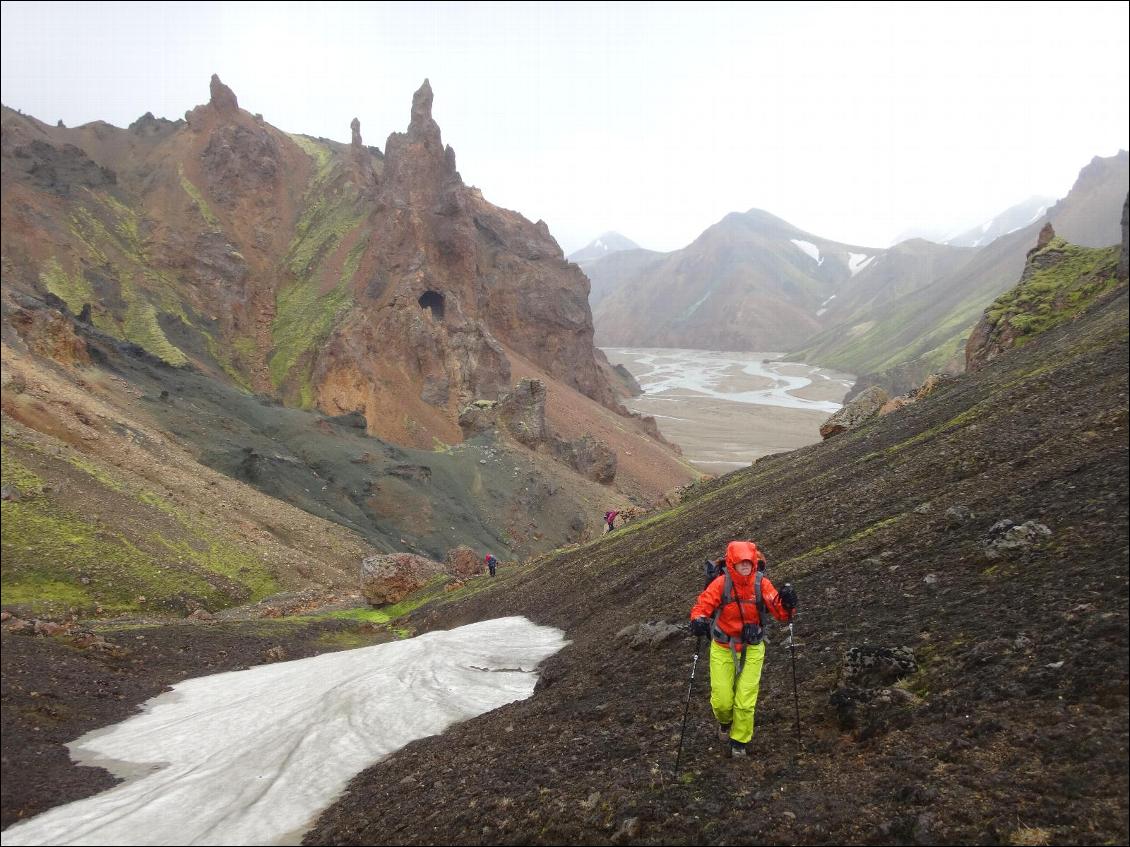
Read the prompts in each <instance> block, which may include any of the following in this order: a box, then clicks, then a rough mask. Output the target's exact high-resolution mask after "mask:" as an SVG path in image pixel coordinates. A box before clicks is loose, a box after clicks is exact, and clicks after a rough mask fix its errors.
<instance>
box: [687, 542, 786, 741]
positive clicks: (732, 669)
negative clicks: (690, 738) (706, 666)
mask: <svg viewBox="0 0 1130 847" xmlns="http://www.w3.org/2000/svg"><path fill="white" fill-rule="evenodd" d="M755 562H756V563H758V566H757V569H756V570H755V565H754V563H755ZM763 562H764V557H763V556H762V555H761V551H759V550H758V549H757V545H756V544H754V543H753V542H752V541H731V542H730V543H729V545H727V547H726V567H725V572H724V573H721V574H719V575H718V576H716V577H715V578H714V579H712V580H711V581H710V584H709V585H707V586H706V588H705V590H703V592H702V593H701V594H700V595H699V596H698V600H697V601H696V602H695V604H694V608H692V609H691V633H692V634H693V635H698V636H703V635H710V638H711V642H710V706H711V708H712V709H713V710H714V717H715V718H717V719H718V732H719V735H720V736H721V737H722V739H723V740H724V741H725V740H726V739H728V740H729V746H728V748H727V749H726V755H727V756H731V757H732V756H745V755H746V745H747V744H749V741H750V739H751V738H753V712H754V708H755V707H756V706H757V691H758V687H759V686H760V684H761V666H762V664H763V663H764V661H765V644H764V643H763V638H764V632H763V630H762V625H763V624H764V623H765V622H766V618H765V612H768V613H769V614H771V615H772V616H773V617H775V618H776V619H777V620H779V621H788V620H792V617H793V614H794V613H795V611H796V607H797V597H796V591H794V590H793V587H792V586H791V585H786V586H785V587H784V588H782V589H781V591H780V592H778V591H777V589H776V588H774V587H773V583H772V582H770V581H769V578H768V577H767V576H765V571H764V569H763V568H764V565H763Z"/></svg>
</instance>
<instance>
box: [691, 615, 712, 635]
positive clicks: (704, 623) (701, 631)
mask: <svg viewBox="0 0 1130 847" xmlns="http://www.w3.org/2000/svg"><path fill="white" fill-rule="evenodd" d="M709 632H710V621H708V620H707V619H706V618H695V619H694V620H693V621H691V635H706V634H707V633H709Z"/></svg>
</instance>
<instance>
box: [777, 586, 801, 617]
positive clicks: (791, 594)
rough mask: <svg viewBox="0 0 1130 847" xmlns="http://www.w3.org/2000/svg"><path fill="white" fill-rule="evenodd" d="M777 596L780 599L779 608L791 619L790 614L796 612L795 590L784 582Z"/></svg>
mask: <svg viewBox="0 0 1130 847" xmlns="http://www.w3.org/2000/svg"><path fill="white" fill-rule="evenodd" d="M778 596H779V597H780V598H781V606H782V607H783V608H784V610H785V611H786V612H788V613H789V616H790V617H792V613H793V612H794V611H796V607H797V597H796V589H795V588H793V587H792V585H790V584H789V583H787V582H786V583H785V585H784V587H783V588H782V589H781V590H780V592H779V593H778Z"/></svg>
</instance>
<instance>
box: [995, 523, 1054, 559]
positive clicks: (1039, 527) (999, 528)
mask: <svg viewBox="0 0 1130 847" xmlns="http://www.w3.org/2000/svg"><path fill="white" fill-rule="evenodd" d="M1051 534H1052V531H1051V530H1050V529H1048V528H1047V527H1046V526H1045V525H1044V524H1042V523H1037V522H1036V521H1025V522H1024V523H1022V524H1018V523H1016V522H1015V521H1012V520H1009V519H1007V518H1006V519H1004V520H1000V521H997V522H996V523H995V524H993V525H992V526H991V527H989V533H988V537H987V538H986V541H985V553H986V555H987V556H989V558H996V557H997V556H999V555H1001V554H1002V553H1004V552H1007V551H1010V550H1024V549H1027V548H1028V547H1032V546H1034V545H1036V544H1039V543H1040V542H1042V541H1044V540H1045V539H1047V538H1050V537H1051Z"/></svg>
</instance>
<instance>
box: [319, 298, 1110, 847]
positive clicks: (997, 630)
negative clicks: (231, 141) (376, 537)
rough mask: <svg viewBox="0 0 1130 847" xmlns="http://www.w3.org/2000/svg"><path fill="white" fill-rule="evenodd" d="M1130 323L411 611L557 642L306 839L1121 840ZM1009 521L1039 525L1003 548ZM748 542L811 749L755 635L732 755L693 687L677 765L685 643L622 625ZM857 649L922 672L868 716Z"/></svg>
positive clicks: (1018, 360)
mask: <svg viewBox="0 0 1130 847" xmlns="http://www.w3.org/2000/svg"><path fill="white" fill-rule="evenodd" d="M1126 326H1127V297H1126V291H1125V287H1123V288H1122V290H1121V292H1120V293H1119V294H1118V295H1117V296H1116V297H1115V299H1114V300H1112V301H1108V302H1106V303H1104V304H1102V306H1101V307H1099V308H1097V309H1095V310H1092V312H1090V313H1089V314H1088V315H1087V316H1086V317H1084V318H1081V319H1079V320H1077V321H1075V322H1074V323H1073V324H1070V325H1065V326H1061V327H1059V328H1056V329H1054V330H1051V331H1049V332H1048V333H1045V334H1044V335H1043V336H1041V337H1039V338H1038V339H1036V340H1035V341H1033V342H1032V343H1031V344H1030V345H1028V346H1026V347H1024V348H1023V349H1020V350H1015V351H1012V352H1011V353H1010V354H1009V355H1006V356H1002V357H1000V358H999V359H998V360H997V361H995V362H993V363H992V364H990V365H989V366H988V367H987V368H986V369H985V370H983V371H981V372H979V373H977V374H969V375H966V376H964V377H962V378H960V379H959V380H958V381H957V382H956V383H955V384H954V385H953V386H952V387H951V388H949V389H948V390H946V391H943V392H938V393H936V394H934V395H932V396H931V397H929V398H927V399H926V400H924V401H922V402H920V403H918V404H916V405H914V406H911V407H908V408H907V409H905V410H903V411H902V412H900V413H897V414H893V415H890V416H887V417H884V418H881V419H879V420H877V421H876V422H875V423H873V424H871V425H869V426H866V427H864V428H862V429H861V430H858V431H855V432H852V433H849V434H846V435H844V436H841V437H838V438H836V439H832V440H831V441H829V442H825V443H823V444H819V445H814V446H812V447H807V448H804V449H801V450H798V451H795V452H793V453H789V454H785V455H780V456H774V457H770V458H767V459H764V460H762V461H759V462H758V463H756V464H755V465H754V466H753V467H752V468H750V469H748V470H745V471H738V472H735V473H734V474H731V475H729V476H727V477H723V478H722V479H721V480H719V481H718V483H716V484H715V486H714V487H713V488H712V489H711V490H708V491H707V492H706V493H704V494H703V495H702V496H700V497H699V498H698V499H697V500H695V501H693V502H691V503H688V504H685V505H684V506H682V507H680V508H677V509H675V510H673V511H671V512H667V513H665V514H664V515H662V516H660V517H659V518H657V519H656V520H653V521H650V522H648V523H646V524H644V525H639V526H631V527H629V528H627V529H626V530H625V531H623V532H621V533H619V534H617V535H615V536H612V537H610V538H608V539H605V540H601V541H599V542H594V543H593V544H591V545H588V546H586V547H584V548H582V549H579V550H576V551H572V552H569V553H566V554H564V555H559V556H557V557H555V558H553V559H552V560H549V561H546V562H545V563H544V565H543V566H542V567H539V568H537V569H536V570H534V571H531V572H530V573H528V574H526V575H524V577H522V578H520V579H515V580H512V581H510V582H508V583H506V584H505V585H500V586H497V587H496V590H494V591H491V592H487V593H484V594H480V595H477V596H476V597H474V598H470V599H468V600H466V601H464V602H462V603H459V604H455V605H451V606H446V607H441V608H438V609H435V610H434V611H432V612H431V613H421V614H420V615H419V616H418V617H417V618H416V619H415V623H416V626H417V627H418V628H419V629H427V628H432V627H443V628H447V627H452V626H456V625H458V624H462V623H466V622H469V621H472V620H478V619H481V618H485V617H492V616H495V615H498V614H499V613H500V610H503V609H504V610H505V613H507V614H524V615H527V616H528V617H530V618H531V619H532V620H534V621H536V622H539V623H545V624H553V625H556V626H559V627H561V628H563V629H564V630H565V631H566V633H567V634H568V637H569V638H570V639H571V641H572V643H571V646H569V647H568V648H566V649H565V650H564V651H563V652H562V653H561V654H559V655H558V656H556V657H554V658H552V659H550V660H549V661H548V662H547V663H546V666H545V668H544V674H543V678H542V681H541V682H540V684H539V686H538V690H537V692H536V693H535V695H534V697H533V698H531V699H530V700H527V701H524V702H521V703H516V704H513V705H511V706H507V707H505V708H503V709H499V710H497V711H495V712H492V713H490V714H488V715H484V716H482V717H480V718H477V719H475V720H472V721H469V722H467V723H466V724H463V725H462V726H460V727H459V728H457V729H455V730H453V731H451V732H448V733H446V734H445V735H444V736H443V737H442V738H432V739H425V740H423V741H420V742H416V743H414V744H412V745H410V746H409V747H407V748H405V749H404V750H402V751H401V752H399V753H397V754H396V755H394V756H392V757H391V758H390V759H388V760H387V761H385V762H382V763H381V764H379V765H377V766H375V767H373V768H371V769H370V770H368V771H366V772H365V773H363V774H361V775H360V776H358V777H357V778H356V779H355V780H354V781H353V782H352V784H351V785H350V788H349V790H348V792H347V794H346V795H345V796H344V797H343V798H342V799H341V800H340V801H339V802H338V803H337V804H336V805H335V806H334V807H333V808H332V809H331V810H329V811H328V812H327V813H325V814H324V815H323V816H322V818H321V820H320V821H319V823H318V825H317V826H316V827H315V829H314V830H312V831H311V832H310V833H308V834H307V836H306V839H305V843H308V844H363V843H398V844H400V843H409V844H423V843H429V844H479V843H483V844H486V843H506V844H525V843H584V844H608V843H693V844H704V843H710V844H713V843H719V844H721V843H726V844H734V843H738V844H748V843H782V844H784V843H821V844H846V843H882V844H895V843H912V842H913V843H994V844H995V843H1001V844H1003V843H1013V844H1015V843H1034V842H1035V841H1041V842H1045V843H1093V844H1099V843H1111V842H1114V843H1122V842H1123V841H1125V840H1126V838H1127V835H1128V826H1127V809H1128V807H1127V796H1128V795H1127V781H1128V780H1127V768H1126V762H1127V749H1128V732H1127V726H1128V722H1127V715H1128V688H1127V683H1128V677H1130V673H1128V653H1127V601H1128V598H1127V583H1126V573H1125V568H1126V550H1127V543H1128V536H1127V517H1128V506H1130V504H1128V501H1130V490H1128V488H1130V486H1128V472H1127V438H1126V433H1127V425H1128V418H1127V414H1128V410H1127V403H1126V397H1127V388H1128V386H1127V371H1126V361H1127V347H1126V345H1127V333H1126ZM1034 410H1038V411H1034ZM1004 519H1010V520H1012V521H1014V522H1015V523H1016V524H1021V523H1024V522H1027V521H1033V522H1035V523H1039V524H1042V525H1045V526H1046V527H1047V529H1048V534H1047V535H1041V534H1039V533H1037V534H1036V535H1034V536H1033V538H1032V540H1031V541H1030V543H1029V544H1027V546H1016V547H1013V548H1006V547H1004V546H1001V545H999V544H996V543H994V542H995V541H996V542H999V541H1000V540H1001V538H1002V537H1003V536H1002V535H1001V530H1000V529H999V528H995V527H997V525H998V522H999V521H1001V520H1004ZM743 537H754V538H756V539H757V540H758V542H759V544H761V545H762V546H763V547H764V549H766V550H767V551H768V553H769V556H770V575H771V576H772V578H773V579H774V580H776V581H777V582H783V581H785V580H790V581H792V582H793V583H795V584H796V586H797V589H798V592H799V594H800V597H801V616H800V618H799V620H798V624H797V634H798V636H799V638H800V640H801V647H800V649H799V651H798V656H797V678H798V686H799V703H800V720H801V725H802V739H801V742H800V744H799V745H798V744H797V742H796V741H795V739H794V738H793V737H792V733H793V702H792V689H791V677H790V670H789V664H788V657H787V652H786V651H785V650H783V649H782V647H781V646H780V643H779V640H780V639H779V637H775V638H774V642H775V643H774V644H773V645H771V646H770V647H769V659H768V662H767V665H766V669H765V673H764V676H763V680H762V693H761V698H760V702H759V706H758V713H757V718H758V729H757V733H756V735H755V739H754V744H755V747H756V752H755V755H754V756H753V757H752V761H748V762H742V763H732V762H730V761H727V760H725V759H723V758H721V756H720V754H719V745H718V743H717V741H716V740H715V738H716V736H715V734H714V724H713V721H712V719H711V717H710V715H709V710H708V708H707V705H706V699H707V694H706V692H705V688H704V685H705V684H704V683H702V682H699V684H698V686H697V688H696V690H695V692H694V696H693V700H692V707H691V715H690V720H689V724H688V730H687V736H686V739H685V749H684V758H683V761H684V773H683V774H682V776H681V778H680V779H679V780H678V781H674V780H672V778H671V771H672V768H673V766H674V761H675V753H676V744H677V741H678V737H679V729H680V720H681V717H682V709H683V698H684V695H685V693H686V691H687V681H688V673H689V670H690V659H691V655H692V653H693V652H694V647H695V644H694V640H693V639H691V638H689V637H687V636H685V635H684V636H682V637H677V638H675V639H674V640H669V641H667V642H662V643H660V644H659V645H658V646H655V647H646V646H645V647H640V648H638V649H631V648H630V647H629V646H628V643H627V639H626V638H625V637H622V636H617V633H618V632H620V631H621V629H623V628H625V627H630V626H633V625H635V624H640V623H643V622H647V621H667V622H672V623H674V624H676V625H677V626H680V627H681V626H683V625H685V621H686V616H687V610H688V609H689V607H690V605H691V602H692V600H693V598H694V597H695V595H696V593H697V592H698V590H699V589H700V588H701V576H700V570H699V562H700V561H701V560H702V558H703V557H704V556H706V555H711V554H716V553H717V552H718V551H719V550H721V549H722V547H723V545H724V544H725V543H726V541H728V540H729V539H732V538H743ZM684 632H685V630H684ZM858 645H872V646H888V647H898V646H906V647H909V648H911V649H912V650H913V652H914V654H915V656H916V658H917V662H918V668H919V669H918V671H917V673H915V674H914V675H912V676H910V677H908V678H906V679H905V680H904V681H903V682H901V683H899V685H898V686H897V690H896V692H895V693H894V694H887V695H880V696H878V698H877V699H875V700H873V701H871V705H867V702H868V701H867V695H868V691H867V690H863V689H854V692H855V693H852V690H849V689H843V688H840V687H839V686H838V685H837V676H838V674H839V673H840V667H841V665H840V657H841V655H842V654H843V653H844V651H845V650H847V649H848V648H849V647H852V646H858ZM699 670H700V672H702V671H703V669H702V668H701V666H700V668H699ZM871 684H872V685H874V684H875V683H871ZM872 693H874V691H873V690H872ZM833 695H835V696H833ZM884 697H885V699H884ZM837 703H838V704H839V705H836V704H837ZM884 703H885V705H884ZM852 704H856V705H854V706H853V705H852ZM409 780H414V784H416V785H427V786H428V787H429V790H428V791H427V792H419V791H405V790H403V789H402V786H404V785H405V784H406V782H408V781H409ZM435 796H441V797H443V798H444V802H443V803H442V804H438V805H437V804H436V803H435V802H434V799H433V798H434V797H435Z"/></svg>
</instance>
